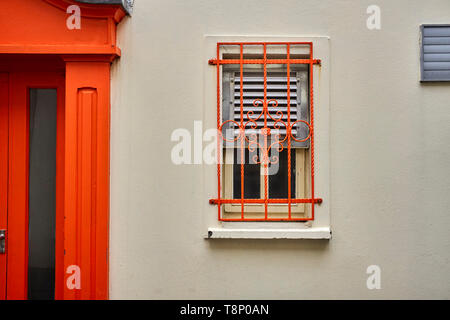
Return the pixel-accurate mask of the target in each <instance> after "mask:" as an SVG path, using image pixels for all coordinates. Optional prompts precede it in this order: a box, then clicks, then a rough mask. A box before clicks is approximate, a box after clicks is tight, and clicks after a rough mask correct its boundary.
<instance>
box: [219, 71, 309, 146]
mask: <svg viewBox="0 0 450 320" xmlns="http://www.w3.org/2000/svg"><path fill="white" fill-rule="evenodd" d="M307 79H308V78H307V73H306V72H305V71H303V72H291V74H290V84H289V85H290V105H291V108H290V121H291V124H292V123H294V122H295V121H297V120H304V121H309V116H308V113H309V109H308V103H307V101H308V97H307ZM227 84H228V86H229V90H227V89H228V88H227ZM224 88H225V89H224V100H223V102H224V108H223V121H224V122H225V121H227V120H229V119H231V120H234V121H235V122H237V123H240V120H241V100H240V90H241V82H240V72H235V71H232V72H227V73H224ZM287 88H288V83H287V74H286V72H267V101H268V102H269V101H270V100H276V102H277V103H278V105H277V106H276V107H275V105H273V104H271V103H268V110H269V113H270V114H271V116H272V117H273V118H274V119H279V118H280V115H279V114H277V111H279V112H282V113H283V116H282V120H283V121H284V122H285V123H286V124H287V121H288V105H287V102H288V99H287ZM227 91H228V92H227ZM257 99H259V100H262V101H264V74H263V72H244V74H243V111H244V112H243V115H244V123H246V122H247V121H248V120H249V119H248V112H249V111H253V113H254V114H253V115H250V117H251V118H252V119H255V118H257V117H258V116H259V115H260V114H261V112H262V111H263V105H262V103H259V104H257V103H256V104H257V105H255V100H257ZM256 124H257V129H254V128H253V127H252V123H248V124H247V126H246V131H245V132H246V134H247V135H248V134H251V133H255V132H256V133H259V131H260V129H261V128H263V127H264V116H261V117H260V118H259V119H258V120H257V121H256ZM267 126H268V127H269V128H271V130H274V129H277V130H278V132H279V133H280V134H281V135H282V138H281V139H283V137H284V136H285V135H286V127H285V126H284V125H283V124H282V123H280V126H279V128H275V121H274V120H273V119H271V118H270V117H267ZM228 128H231V129H234V134H235V135H237V134H238V133H239V128H236V127H235V126H233V124H230V125H229V126H228ZM292 131H293V134H294V136H295V137H296V138H297V139H302V138H304V137H306V136H307V135H308V129H307V128H306V126H305V125H304V124H301V123H299V124H297V125H296V126H294V127H293V130H292ZM292 145H293V146H294V147H308V145H309V144H308V142H307V141H306V142H302V143H299V142H295V141H294V140H292Z"/></svg>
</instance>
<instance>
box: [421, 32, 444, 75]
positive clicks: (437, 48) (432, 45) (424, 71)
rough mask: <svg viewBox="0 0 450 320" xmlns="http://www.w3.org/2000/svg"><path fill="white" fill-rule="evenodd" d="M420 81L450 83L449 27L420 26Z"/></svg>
mask: <svg viewBox="0 0 450 320" xmlns="http://www.w3.org/2000/svg"><path fill="white" fill-rule="evenodd" d="M421 31H422V57H421V80H422V81H450V25H422V26H421Z"/></svg>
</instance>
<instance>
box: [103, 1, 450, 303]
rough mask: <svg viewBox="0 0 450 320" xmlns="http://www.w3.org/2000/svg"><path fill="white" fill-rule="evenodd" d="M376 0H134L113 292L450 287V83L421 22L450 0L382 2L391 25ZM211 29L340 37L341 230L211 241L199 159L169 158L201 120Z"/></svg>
mask: <svg viewBox="0 0 450 320" xmlns="http://www.w3.org/2000/svg"><path fill="white" fill-rule="evenodd" d="M371 4H373V2H372V1H349V0H345V1H344V0H329V1H315V0H304V1H298V0H287V1H283V2H280V1H275V0H271V1H268V0H246V1H242V0H228V1H216V0H192V1H174V0H165V1H162V0H159V1H157V0H137V1H136V2H135V9H134V13H133V16H132V18H126V19H125V21H123V22H122V24H121V25H120V27H119V42H120V46H121V48H122V51H123V56H122V57H121V59H120V60H118V61H116V62H115V63H114V65H113V71H112V119H111V121H112V131H111V221H110V225H111V227H110V231H111V236H110V292H111V298H113V299H117V298H138V299H164V298H172V299H188V298H193V299H197V298H203V299H205V298H208V299H209V298H217V299H220V298H223V299H228V298H256V299H257V298H274V299H278V298H285V299H305V298H331V299H336V298H344V299H346V298H369V299H381V298H386V299H390V298H407V299H412V298H447V299H448V298H450V281H449V278H450V236H449V231H450V196H449V194H450V182H449V181H450V148H449V141H450V126H449V123H450V84H449V83H435V84H421V83H420V82H419V79H420V74H419V71H420V69H419V58H420V50H419V26H420V24H422V23H450V3H449V2H448V1H447V0H432V1H420V0H414V1H407V0H397V1H387V0H384V1H382V0H379V1H376V4H377V5H379V6H380V8H381V29H380V30H369V29H367V27H366V19H367V18H368V14H367V13H366V9H367V7H368V6H369V5H371ZM206 34H212V35H281V36H283V35H295V36H313V35H320V36H329V37H330V39H331V40H330V46H331V57H330V58H331V80H330V82H331V86H330V110H331V128H330V139H331V145H330V152H331V154H330V159H331V160H330V161H331V179H330V181H329V183H330V191H331V198H330V199H326V201H329V202H330V207H331V221H332V229H333V239H332V240H331V241H317V240H307V241H305V240H297V241H292V240H291V241H286V240H285V241H283V240H245V241H244V240H204V239H203V237H202V235H203V234H204V225H203V224H202V221H201V220H202V207H203V205H204V202H205V201H208V199H206V198H205V196H204V190H203V184H202V167H201V166H200V165H190V166H176V165H173V164H172V162H171V158H170V153H171V149H172V147H173V145H174V143H173V142H171V141H170V136H171V133H172V131H173V130H174V129H176V128H187V129H190V130H193V122H194V121H195V120H201V119H202V118H203V113H204V110H203V108H204V104H203V98H204V91H203V88H204V77H203V70H204V65H205V63H206V61H205V60H204V49H203V46H204V36H205V35H206ZM318 58H320V57H318ZM213 107H215V106H213ZM169 119H171V121H169ZM372 264H376V265H379V266H380V268H381V286H382V288H381V290H368V289H367V287H366V279H367V274H366V268H367V267H368V266H369V265H372Z"/></svg>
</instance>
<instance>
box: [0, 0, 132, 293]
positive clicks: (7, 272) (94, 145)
mask: <svg viewBox="0 0 450 320" xmlns="http://www.w3.org/2000/svg"><path fill="white" fill-rule="evenodd" d="M85 2H86V1H74V0H27V1H23V0H8V1H2V4H1V5H0V6H1V10H0V29H1V30H2V32H1V34H0V97H1V101H0V140H2V142H3V141H9V142H10V143H11V141H12V140H11V139H16V137H11V128H10V129H9V130H8V126H11V122H10V121H11V119H14V118H13V116H12V114H13V113H14V112H16V109H13V108H14V105H12V104H11V101H10V100H11V99H10V98H11V97H13V96H14V92H11V88H12V87H11V85H12V84H13V87H14V85H15V83H24V82H23V81H22V82H20V81H21V80H20V81H19V80H14V79H19V78H20V76H18V75H20V74H22V78H24V77H25V78H24V79H26V81H35V80H33V79H38V80H36V81H40V82H39V83H42V81H44V84H45V83H47V84H48V85H50V86H54V87H58V88H60V92H63V95H61V96H59V97H58V99H60V98H61V97H62V100H59V101H58V110H59V108H61V110H63V111H62V112H61V113H60V116H61V115H62V116H63V117H62V118H61V119H59V120H58V134H59V133H60V132H62V134H60V136H59V138H58V139H59V140H58V142H57V149H58V148H59V151H57V161H59V163H60V168H59V169H57V182H56V183H57V185H59V187H58V189H57V209H56V210H57V213H56V214H57V221H56V226H57V227H56V228H57V229H56V250H57V251H58V250H59V252H60V254H58V252H57V253H56V264H55V267H56V271H55V298H56V299H108V277H109V275H108V251H109V249H108V239H109V228H108V224H109V162H110V159H109V154H110V149H109V140H110V65H111V62H112V61H113V60H114V59H115V58H117V57H119V56H120V49H119V48H118V47H117V45H116V27H117V24H118V23H119V22H120V21H121V20H122V19H123V17H124V16H125V15H126V11H125V9H124V7H123V6H122V5H120V4H88V3H85ZM111 3H118V2H117V1H111ZM72 5H77V6H78V8H79V9H80V22H81V23H80V28H72V29H71V28H68V27H67V20H68V19H69V18H70V16H71V15H72V14H73V12H72V11H71V12H69V13H68V8H69V7H70V6H72ZM23 75H26V76H23ZM22 78H20V79H22ZM30 79H31V80H30ZM13 81H16V82H14V83H13ZM17 81H18V82H17ZM24 81H25V80H24ZM8 114H9V116H8ZM8 119H10V120H9V121H8ZM11 150H12V148H9V149H8V148H7V147H5V145H4V144H1V145H0V151H1V152H0V230H7V231H6V242H5V243H6V250H5V252H6V253H5V254H0V300H1V299H26V298H27V274H26V265H22V266H21V267H19V268H14V269H12V268H9V267H11V266H12V265H17V262H18V261H19V262H20V264H26V263H27V258H26V255H27V253H28V247H27V246H28V238H27V237H26V236H25V235H26V232H25V233H23V234H20V232H19V233H17V234H20V235H21V238H22V240H17V234H16V238H14V235H12V233H11V232H12V231H11V230H10V228H9V227H13V228H15V227H17V226H18V225H20V224H22V225H23V226H25V225H26V224H27V221H26V218H27V216H28V212H27V210H28V206H27V205H26V204H24V202H26V201H27V199H26V197H22V198H21V197H17V196H15V193H12V192H11V190H10V188H9V186H11V183H16V182H15V181H12V180H13V179H14V176H12V174H11V172H10V170H11V161H13V160H11V159H13V158H12V154H9V153H11V152H15V151H14V150H13V151H11ZM8 154H9V155H8ZM11 181H12V182H11ZM26 188H27V186H25V185H24V189H26ZM23 191H24V192H22V193H23V194H26V192H25V191H26V190H23ZM14 192H15V191H14ZM16 208H21V209H20V210H22V211H20V210H19V209H16ZM14 210H17V212H19V213H17V212H16V211H14ZM12 211H14V212H12ZM19 216H21V217H23V219H22V220H20V221H19V220H17V219H18V218H17V217H19ZM11 217H15V218H11ZM58 217H60V219H59V218H58ZM14 219H16V220H14ZM58 219H59V220H58ZM24 228H25V227H24ZM19 229H20V228H19ZM23 230H25V229H23ZM9 233H11V234H9ZM12 249H14V250H12ZM21 257H22V258H21ZM11 259H16V260H14V261H13V262H14V263H15V264H13V263H12V262H11V261H12V260H11ZM17 259H18V260H17ZM8 266H9V267H8ZM71 266H78V267H79V268H80V271H81V274H80V275H81V277H80V281H81V282H80V283H81V286H80V287H79V288H73V287H70V286H67V280H70V279H69V277H70V276H71V273H68V272H67V270H68V269H69V270H70V267H71Z"/></svg>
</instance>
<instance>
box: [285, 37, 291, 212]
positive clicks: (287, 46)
mask: <svg viewBox="0 0 450 320" xmlns="http://www.w3.org/2000/svg"><path fill="white" fill-rule="evenodd" d="M290 54H291V46H290V44H287V45H286V58H287V59H286V60H287V62H286V69H287V70H286V72H287V110H288V111H287V116H288V128H289V129H288V130H289V132H288V135H287V136H288V199H289V201H288V216H289V219H291V218H292V212H291V209H292V208H291V132H290V130H291V85H290V84H291V69H290V67H291V63H290Z"/></svg>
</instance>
